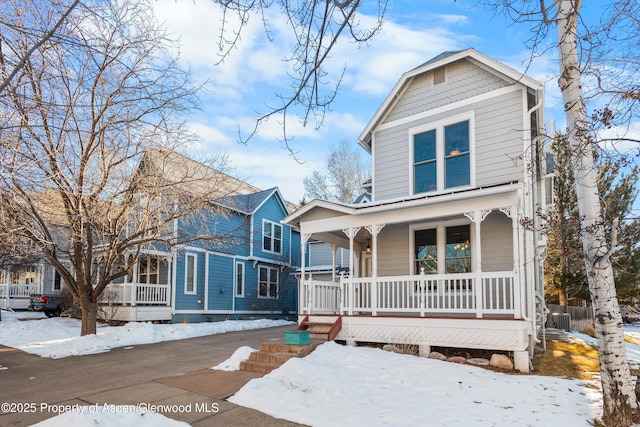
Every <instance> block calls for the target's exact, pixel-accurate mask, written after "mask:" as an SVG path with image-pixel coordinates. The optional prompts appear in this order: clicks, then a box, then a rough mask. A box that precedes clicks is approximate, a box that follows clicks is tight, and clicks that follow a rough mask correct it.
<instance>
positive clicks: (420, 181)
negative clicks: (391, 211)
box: [413, 120, 471, 194]
mask: <svg viewBox="0 0 640 427" xmlns="http://www.w3.org/2000/svg"><path fill="white" fill-rule="evenodd" d="M469 123H470V121H469V120H464V121H460V122H457V123H452V124H448V125H444V126H435V127H434V128H433V129H428V130H426V131H424V132H419V133H415V134H413V192H414V194H418V193H427V192H431V191H442V190H445V189H448V188H455V187H461V186H465V185H470V184H471V150H470V147H471V143H470V139H471V138H470V131H469V128H470V124H469Z"/></svg>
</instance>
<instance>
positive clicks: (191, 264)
mask: <svg viewBox="0 0 640 427" xmlns="http://www.w3.org/2000/svg"><path fill="white" fill-rule="evenodd" d="M196 264H197V262H196V256H195V255H194V254H187V255H186V256H185V268H184V293H185V294H192V295H195V293H196Z"/></svg>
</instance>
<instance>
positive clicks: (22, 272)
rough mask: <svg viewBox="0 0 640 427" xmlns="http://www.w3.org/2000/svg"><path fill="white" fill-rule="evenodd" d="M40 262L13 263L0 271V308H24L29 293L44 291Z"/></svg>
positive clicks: (42, 270)
mask: <svg viewBox="0 0 640 427" xmlns="http://www.w3.org/2000/svg"><path fill="white" fill-rule="evenodd" d="M43 284H44V266H43V264H42V263H39V262H37V263H33V264H31V263H29V264H22V263H21V264H15V265H8V266H5V268H4V269H2V270H1V271H0V308H2V309H5V310H26V309H27V308H29V299H30V296H31V294H40V293H42V292H43V291H44V286H43Z"/></svg>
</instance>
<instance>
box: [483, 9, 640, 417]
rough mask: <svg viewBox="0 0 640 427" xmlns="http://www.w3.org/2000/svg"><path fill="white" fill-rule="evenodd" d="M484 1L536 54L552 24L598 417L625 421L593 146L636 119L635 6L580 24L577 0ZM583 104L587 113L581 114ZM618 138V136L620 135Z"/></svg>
mask: <svg viewBox="0 0 640 427" xmlns="http://www.w3.org/2000/svg"><path fill="white" fill-rule="evenodd" d="M484 3H485V4H486V5H489V6H490V7H493V8H495V10H499V11H502V12H504V13H505V14H506V15H508V16H510V17H511V18H513V19H514V20H515V21H523V22H529V23H531V24H532V25H533V26H534V31H533V32H532V34H533V36H532V38H531V40H530V47H531V49H532V52H533V53H534V54H535V53H536V52H538V51H539V50H541V49H544V48H545V47H544V46H545V44H544V43H542V41H543V40H545V41H546V38H547V36H548V35H549V34H548V32H549V29H550V28H551V27H552V26H553V25H555V27H556V30H557V33H556V46H557V48H558V53H559V64H560V73H559V78H558V85H559V87H560V90H561V92H562V97H563V101H564V109H565V114H566V119H567V129H566V134H567V138H568V144H569V146H570V152H571V156H570V163H571V167H572V169H573V171H574V179H575V188H576V196H577V205H578V212H579V215H580V235H581V239H582V245H583V250H584V263H585V271H586V274H587V279H588V283H589V292H590V296H591V301H592V303H593V309H594V321H595V329H596V334H597V337H598V350H599V358H600V370H601V379H602V389H603V401H604V413H603V417H602V421H603V422H604V423H605V424H606V425H608V426H629V425H631V424H633V423H634V422H637V421H638V420H639V419H640V418H639V415H640V414H639V408H638V400H637V398H636V395H635V394H634V387H633V381H632V379H631V374H630V370H629V364H628V361H627V355H626V349H625V344H624V334H623V328H622V317H621V314H620V310H619V306H618V299H617V295H616V288H615V284H614V274H613V267H612V255H613V253H614V250H615V249H616V246H617V235H616V233H617V225H618V218H606V217H605V214H604V212H605V210H604V209H603V207H602V206H601V202H600V200H601V197H600V193H599V190H598V185H597V177H596V170H595V167H594V166H595V162H594V151H595V150H598V149H599V146H598V145H597V143H601V142H602V141H601V139H599V134H598V132H597V131H598V130H599V129H602V128H603V127H612V126H614V125H616V124H618V125H622V126H623V127H628V125H629V123H630V120H631V119H632V118H633V117H635V116H636V110H635V107H636V104H637V100H638V98H639V96H638V91H637V86H636V83H635V80H634V79H629V78H628V76H629V73H630V72H631V71H632V67H635V68H634V69H635V72H637V71H638V70H637V64H638V61H637V59H638V56H637V40H638V22H640V21H638V18H639V17H640V16H639V15H638V10H640V9H639V8H638V4H637V1H636V0H620V1H612V2H610V3H609V9H608V10H607V13H604V14H603V15H602V16H601V21H600V23H592V26H591V27H585V26H584V25H583V24H584V22H583V20H582V19H581V14H580V13H581V6H582V1H581V0H553V1H552V2H545V1H544V0H542V1H540V2H527V1H519V0H485V1H484ZM547 3H549V4H547ZM631 41H633V42H635V43H636V45H635V46H634V47H633V48H631V49H630V48H629V47H626V48H624V49H621V50H616V49H615V46H616V45H618V44H622V45H625V44H628V43H629V42H631ZM612 70H613V72H612ZM592 76H595V79H594V80H593V81H591V80H590V78H591V77H592ZM625 76H626V78H624V77H625ZM619 77H623V78H619ZM587 101H589V105H590V108H591V110H592V114H588V113H587ZM625 122H626V123H625ZM616 139H617V140H619V141H620V140H623V139H625V137H624V136H621V137H619V138H616ZM605 221H611V223H612V224H611V230H612V233H611V235H610V236H607V234H606V231H605V230H606V227H605Z"/></svg>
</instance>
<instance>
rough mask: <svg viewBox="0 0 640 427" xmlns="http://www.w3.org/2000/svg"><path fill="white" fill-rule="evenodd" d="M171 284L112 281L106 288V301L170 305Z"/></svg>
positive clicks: (129, 304)
mask: <svg viewBox="0 0 640 427" xmlns="http://www.w3.org/2000/svg"><path fill="white" fill-rule="evenodd" d="M170 292H171V285H170V284H149V283H111V284H110V285H109V286H107V288H106V292H105V295H104V298H105V299H106V301H105V303H112V304H119V305H127V306H136V305H167V306H168V305H170V303H171V301H170V298H169V295H170Z"/></svg>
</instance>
